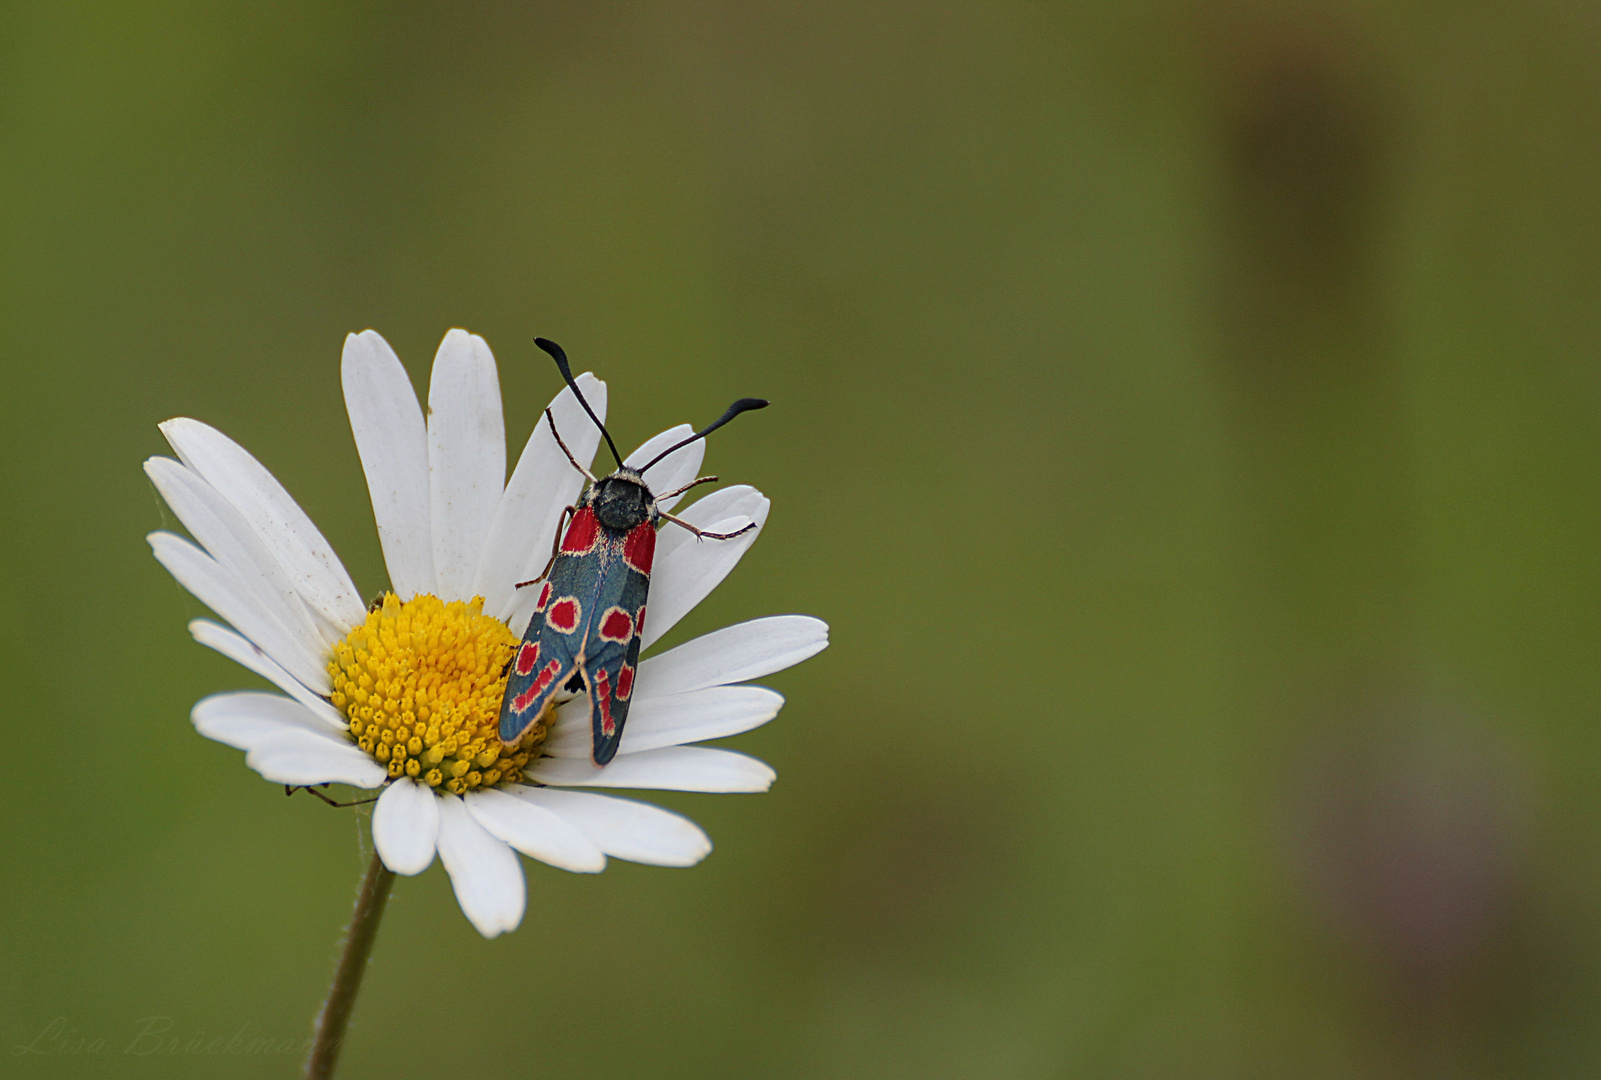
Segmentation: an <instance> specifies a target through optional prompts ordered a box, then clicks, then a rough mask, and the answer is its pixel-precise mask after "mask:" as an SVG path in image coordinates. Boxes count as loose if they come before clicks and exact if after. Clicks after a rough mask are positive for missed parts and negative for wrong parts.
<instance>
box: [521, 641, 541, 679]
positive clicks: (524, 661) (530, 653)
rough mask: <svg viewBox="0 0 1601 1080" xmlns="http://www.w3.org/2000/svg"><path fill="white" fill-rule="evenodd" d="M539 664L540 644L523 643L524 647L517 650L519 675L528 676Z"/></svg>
mask: <svg viewBox="0 0 1601 1080" xmlns="http://www.w3.org/2000/svg"><path fill="white" fill-rule="evenodd" d="M538 663H539V644H538V643H537V642H533V641H525V642H523V647H522V648H520V649H518V650H517V674H519V675H527V674H528V673H529V672H530V671H532V670H534V668H535V666H536V665H538Z"/></svg>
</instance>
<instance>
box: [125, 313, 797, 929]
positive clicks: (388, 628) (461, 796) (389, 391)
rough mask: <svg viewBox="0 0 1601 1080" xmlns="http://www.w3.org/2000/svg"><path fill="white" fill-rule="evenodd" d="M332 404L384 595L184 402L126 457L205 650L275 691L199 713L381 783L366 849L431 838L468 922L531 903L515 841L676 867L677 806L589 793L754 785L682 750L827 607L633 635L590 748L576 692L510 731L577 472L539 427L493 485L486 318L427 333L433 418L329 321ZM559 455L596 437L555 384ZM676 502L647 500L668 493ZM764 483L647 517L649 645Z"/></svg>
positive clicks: (686, 851)
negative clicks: (477, 331) (514, 669)
mask: <svg viewBox="0 0 1601 1080" xmlns="http://www.w3.org/2000/svg"><path fill="white" fill-rule="evenodd" d="M342 374H343V382H344V391H345V405H346V408H347V409H348V411H349V413H350V426H351V430H352V432H353V433H354V435H355V439H356V448H357V450H358V451H359V452H360V455H361V463H362V468H363V469H364V470H365V472H366V474H367V486H368V489H369V491H370V493H371V496H372V507H373V515H374V517H375V518H376V519H377V523H378V537H379V540H380V542H381V543H382V545H383V552H384V560H385V562H386V563H387V565H388V569H389V579H390V584H391V588H392V590H393V591H392V592H391V593H389V594H386V596H385V597H384V598H383V600H382V602H381V603H378V604H375V605H374V606H373V608H372V609H371V610H369V609H368V607H367V605H366V604H364V603H363V602H362V599H361V595H360V594H359V593H358V592H357V591H356V587H355V585H354V584H352V582H351V580H350V576H349V574H347V573H346V572H345V568H344V566H343V565H342V564H341V562H340V561H339V557H338V556H337V555H335V554H334V551H333V549H332V547H330V546H329V544H328V542H327V541H326V540H325V539H323V536H322V534H321V533H320V532H319V531H318V530H317V527H316V526H315V525H313V524H312V522H311V519H310V518H309V517H307V516H306V514H305V512H304V511H302V510H301V509H300V507H299V506H298V505H297V504H296V503H295V501H294V499H292V498H291V497H290V496H289V493H288V492H287V491H285V490H284V488H283V486H282V485H280V484H279V483H278V481H277V480H275V479H274V478H273V476H272V474H271V473H269V472H268V471H267V470H266V469H265V468H264V467H263V466H262V465H261V464H260V463H259V462H257V461H256V459H255V458H253V457H251V456H250V454H249V453H247V452H246V451H245V450H244V449H243V448H241V447H240V446H239V445H238V444H237V443H234V442H233V441H232V440H230V439H229V438H228V437H227V436H225V435H223V434H222V433H221V432H218V431H216V430H215V429H213V428H211V427H208V426H207V425H205V424H203V423H200V422H199V421H197V420H189V419H177V420H169V421H167V422H166V423H164V424H162V425H161V430H162V433H163V434H164V435H165V436H166V437H167V441H168V442H169V443H170V444H171V445H172V448H173V450H174V451H176V452H177V455H178V460H176V461H174V460H172V459H170V458H162V457H155V458H151V459H150V460H149V461H148V462H146V463H145V471H146V472H147V473H148V474H149V476H150V479H151V480H152V481H153V482H154V483H155V485H156V489H157V490H158V491H160V493H161V495H162V497H163V498H164V499H166V501H167V503H168V505H170V506H171V507H172V510H173V513H174V514H176V515H177V517H178V520H179V521H181V522H182V523H183V525H184V527H185V528H187V529H188V530H189V534H190V535H191V536H192V537H193V538H194V542H190V541H189V540H185V539H183V538H182V537H179V536H176V535H174V534H172V533H168V532H156V533H152V534H151V535H150V538H149V539H150V545H151V547H152V548H153V549H154V550H155V555H156V558H157V559H159V560H160V561H161V564H162V565H163V566H165V567H166V568H167V569H168V570H169V571H171V573H172V575H173V576H174V577H175V578H177V579H178V581H179V583H180V584H182V585H183V587H184V588H186V589H188V590H189V591H190V592H192V593H193V594H194V595H195V596H196V597H198V598H199V599H200V600H201V602H203V603H204V604H205V605H206V606H207V607H209V608H211V609H212V610H213V611H214V612H216V613H217V615H219V616H220V617H221V618H222V619H223V620H225V621H226V622H227V623H228V624H230V625H231V627H232V629H230V628H229V627H228V626H223V625H219V624H218V623H215V622H211V621H209V620H205V619H196V620H195V621H194V622H192V623H190V624H189V629H190V632H191V633H192V634H193V635H194V637H195V639H196V640H197V641H199V642H200V643H201V644H203V645H206V646H209V647H210V648H213V649H216V650H217V651H218V652H220V653H222V654H223V655H225V656H228V657H230V658H232V659H234V660H236V661H238V662H239V663H241V664H243V665H244V666H245V667H247V668H249V669H250V670H251V671H254V672H255V673H256V674H258V675H261V676H262V677H264V678H266V679H267V680H268V681H269V682H271V683H273V684H274V685H276V686H277V687H278V688H279V689H280V690H282V691H283V694H272V693H263V692H257V691H241V692H236V693H224V694H217V695H214V696H212V697H208V698H205V699H204V700H202V701H201V702H199V703H198V704H197V705H196V706H195V708H194V711H193V720H194V724H195V727H196V728H197V729H198V730H199V731H200V733H201V734H203V735H205V736H207V737H209V738H212V739H216V740H217V741H219V742H223V743H226V744H228V745H229V746H233V747H237V748H239V749H241V750H244V751H246V756H245V763H246V764H247V765H249V766H250V767H251V768H253V769H255V770H256V771H257V772H258V773H260V774H261V775H262V776H263V777H265V778H266V779H268V780H271V781H273V782H275V783H281V784H288V785H313V784H322V783H344V784H351V785H354V786H356V787H362V788H379V787H382V788H383V792H382V794H381V795H380V796H379V798H378V801H377V805H376V806H375V807H374V809H373V819H372V831H373V842H374V846H375V847H376V848H377V852H378V855H379V856H380V857H381V858H382V859H383V862H384V864H385V865H386V866H387V867H388V868H389V869H391V870H393V871H395V872H396V873H399V874H418V873H421V872H422V871H423V870H425V869H427V867H428V866H429V865H430V864H431V863H432V862H433V859H434V854H435V852H437V853H438V855H439V858H440V861H441V862H443V863H444V866H445V869H446V871H447V872H448V873H449V874H450V879H451V884H452V886H453V887H454V888H455V891H456V898H457V900H458V901H459V902H460V903H461V908H462V911H463V912H464V913H465V914H466V916H467V918H468V919H469V920H470V921H471V922H472V924H473V926H474V927H476V928H477V929H478V931H479V932H480V933H482V934H483V935H484V936H485V937H494V936H495V935H496V934H500V933H502V932H504V931H507V930H512V929H514V928H516V926H517V925H518V923H519V922H520V921H521V920H522V916H523V907H524V903H525V894H524V884H523V872H522V866H521V864H520V863H519V861H518V859H517V857H516V856H515V855H514V854H513V852H514V851H520V852H522V853H523V854H525V855H528V856H530V857H532V858H535V859H538V860H540V861H542V862H546V863H549V864H550V865H552V866H557V867H561V868H562V869H565V870H572V871H578V872H584V873H594V872H597V871H599V870H601V869H603V868H604V867H605V865H606V858H607V856H611V857H614V858H619V859H628V860H631V861H634V862H642V863H651V864H654V865H657V866H690V865H693V864H695V863H697V862H699V861H700V860H701V859H703V858H705V857H706V855H707V854H708V853H709V852H710V851H711V841H710V840H709V839H708V838H707V836H706V834H705V833H704V832H702V831H701V829H700V828H699V827H698V826H696V825H695V824H694V823H693V822H691V821H689V820H687V819H685V818H683V817H680V816H679V815H677V814H673V813H669V812H668V811H666V810H663V809H661V808H659V807H656V806H652V805H650V804H647V803H642V802H637V801H634V800H631V799H622V798H617V797H615V796H610V795H600V794H595V793H593V792H591V791H585V790H572V789H582V788H608V787H620V788H634V789H641V788H650V789H664V790H675V791H717V792H737V791H765V790H767V788H768V786H769V785H770V784H771V783H772V782H773V779H774V775H775V774H774V773H773V770H772V769H770V768H768V767H767V765H765V764H763V763H762V762H760V761H757V760H755V759H754V758H750V757H747V756H745V755H743V754H737V753H733V752H731V751H728V750H720V749H713V748H707V747H697V746H689V745H686V744H688V743H694V742H699V741H701V740H705V739H718V738H723V737H725V736H729V735H735V734H738V733H739V732H742V731H749V730H751V729H752V728H755V727H758V726H760V725H761V724H764V723H766V722H767V721H769V720H771V719H772V718H773V717H774V716H775V715H777V713H778V710H779V708H780V707H781V706H782V705H783V698H782V697H781V696H779V695H778V694H776V693H774V692H773V691H771V690H766V689H763V688H761V687H754V686H742V685H736V684H740V683H745V682H747V681H749V680H751V679H755V678H759V677H761V676H763V675H767V674H769V673H771V672H774V671H779V670H781V669H783V668H786V667H789V666H790V665H792V664H797V663H799V662H800V661H802V660H804V659H806V658H807V657H809V656H811V655H813V654H814V653H817V652H818V651H820V650H821V649H823V648H824V647H825V646H826V645H827V643H828V636H827V635H828V628H827V626H826V625H825V624H824V623H822V622H821V621H819V620H817V619H813V618H808V617H805V616H799V615H780V616H773V617H769V618H763V619H755V620H752V621H750V622H746V623H741V624H739V625H737V626H730V627H727V628H725V629H723V630H719V631H716V632H714V633H711V634H707V635H706V636H704V637H700V638H697V639H695V640H693V641H690V642H687V643H685V644H683V645H680V646H678V647H677V648H674V649H670V650H668V651H666V652H663V653H659V654H656V655H653V656H650V657H648V658H646V659H645V660H643V661H642V662H641V663H640V665H639V674H638V676H637V679H636V682H635V691H634V704H633V707H632V710H631V712H630V713H629V716H628V726H627V728H626V730H625V733H624V736H623V740H622V745H621V747H620V749H619V751H618V753H617V756H616V757H615V758H614V759H613V760H612V761H611V763H610V764H608V765H607V766H605V767H604V768H597V767H595V766H594V765H593V764H592V763H591V762H590V760H589V754H590V748H589V739H590V733H589V718H588V715H587V711H586V706H585V702H584V699H583V698H578V699H576V700H574V701H572V702H570V703H569V704H567V705H565V706H562V707H560V708H558V709H556V710H555V711H554V712H553V713H552V714H551V716H550V717H549V718H548V719H547V720H546V722H544V723H543V724H541V725H537V726H536V727H535V729H534V730H532V731H530V732H529V734H528V735H526V736H525V737H524V739H523V740H522V742H520V743H519V744H518V745H517V746H516V747H506V746H503V745H502V744H501V743H500V740H499V736H498V733H497V727H496V724H497V720H498V717H499V711H500V701H501V696H502V693H503V690H504V687H505V675H504V671H505V668H506V662H507V661H508V660H509V659H510V657H511V655H512V651H513V648H514V647H515V645H516V644H517V641H518V639H519V638H520V637H521V635H522V632H523V630H524V629H525V628H526V627H527V624H528V622H529V619H530V618H531V616H532V611H533V606H534V603H535V600H536V598H535V596H534V595H532V594H535V593H537V592H538V590H537V589H523V590H521V592H519V590H518V589H517V588H516V587H515V586H516V583H517V582H520V581H526V580H528V579H530V578H533V577H535V576H536V575H538V574H539V573H540V571H541V570H542V569H543V568H544V566H545V563H546V560H547V559H548V558H549V556H550V552H551V546H552V543H553V541H554V539H555V532H556V529H557V528H558V525H559V522H560V520H561V516H562V510H563V508H564V507H566V506H567V505H569V504H570V503H572V502H573V500H574V499H575V497H576V496H577V495H578V494H579V491H580V489H581V487H582V483H583V478H582V477H581V476H580V475H579V474H578V473H577V471H576V470H574V469H573V467H572V465H571V463H569V462H568V461H567V459H566V457H565V455H564V454H563V453H562V451H561V450H560V448H559V447H558V446H557V444H556V441H555V439H554V438H553V437H552V436H551V432H550V426H549V425H548V424H544V423H541V424H538V425H536V426H535V428H534V432H533V435H532V436H530V437H529V440H528V443H527V445H526V446H525V447H524V449H523V453H522V456H521V458H519V459H518V462H517V467H516V469H514V470H513V472H512V475H511V479H510V481H509V482H507V481H506V479H505V476H506V440H505V429H504V426H503V422H502V418H501V406H500V387H499V382H498V378H497V374H496V370H495V360H494V357H493V356H492V355H491V354H490V351H489V347H488V345H486V344H485V343H484V341H483V339H482V338H480V337H477V336H476V335H470V334H467V333H466V332H464V331H461V330H452V331H451V332H450V333H448V334H446V335H445V340H444V342H443V343H442V344H441V345H440V346H439V352H438V355H437V356H436V357H435V358H434V368H433V375H432V377H431V379H430V385H429V390H428V411H427V416H426V418H425V417H424V413H423V410H422V409H421V408H420V407H419V406H418V403H417V398H416V395H415V394H414V393H413V391H412V387H411V383H410V381H409V380H408V378H407V376H406V372H405V370H404V368H402V367H401V364H400V360H399V359H398V358H397V357H396V356H395V353H394V351H393V350H392V349H390V347H389V345H388V343H387V342H385V341H384V339H383V338H382V337H380V336H379V335H378V334H377V333H375V332H373V331H371V330H368V331H366V332H365V333H362V334H352V335H350V336H349V337H348V338H347V339H346V341H345V351H344V361H343V372H342ZM578 381H579V383H580V386H581V388H582V390H583V392H584V396H585V397H586V398H587V399H588V400H589V402H590V404H591V405H592V406H593V407H594V409H595V410H596V412H597V414H599V415H600V416H602V417H604V415H605V410H606V384H605V383H603V382H601V381H599V380H598V379H596V378H594V377H593V376H592V375H589V374H585V375H583V376H581V377H580V378H579V380H578ZM551 410H552V414H553V416H554V418H555V422H556V426H557V427H558V428H559V430H560V431H561V433H562V436H563V439H564V440H565V441H566V443H567V446H568V447H569V448H570V449H571V450H572V452H573V454H574V456H575V457H576V458H577V459H578V460H579V461H580V462H584V463H588V462H589V461H590V460H591V459H592V458H593V457H594V454H595V450H596V447H597V446H598V444H599V440H600V435H599V432H598V431H597V430H596V429H595V426H594V425H593V424H592V423H590V422H589V420H588V419H587V418H586V417H585V415H584V413H583V411H582V409H581V408H580V406H579V404H578V402H577V401H576V400H575V399H574V397H573V393H572V391H571V390H569V389H564V390H563V391H562V392H561V393H560V394H558V395H557V396H556V399H555V400H554V401H553V402H551ZM691 432H692V428H691V427H690V426H689V425H688V424H683V425H680V426H678V427H675V428H673V429H671V430H669V431H664V432H662V433H661V434H660V435H658V436H656V437H655V438H653V439H651V440H650V441H648V442H646V443H645V444H644V445H643V446H641V447H640V448H639V449H638V450H636V451H635V452H634V453H633V454H631V455H629V458H628V462H629V463H631V464H634V465H636V466H637V465H638V464H640V463H642V462H645V461H648V460H649V459H650V458H651V457H652V456H654V455H655V454H656V453H657V452H659V451H660V450H661V449H663V448H665V447H667V446H670V445H672V444H673V443H674V442H676V441H678V440H680V439H683V438H685V437H687V436H688V435H689V434H690V433H691ZM704 453H705V444H704V443H703V442H695V443H691V444H690V445H688V446H686V447H684V448H683V449H681V450H679V451H677V452H676V453H674V454H673V455H671V456H670V457H668V458H666V459H664V460H663V462H662V463H661V464H660V465H658V466H657V467H656V469H654V470H653V472H652V480H653V484H654V486H655V489H656V490H658V491H672V490H673V489H675V488H677V487H678V486H680V485H681V484H684V483H687V482H688V481H689V480H691V479H693V478H694V477H695V475H696V473H697V471H698V469H699V467H700V463H701V458H702V456H703V455H704ZM673 501H674V500H663V507H664V509H666V508H670V507H671V505H672V502H673ZM767 510H768V500H767V499H766V498H765V497H763V495H762V494H761V492H759V491H757V490H756V489H754V488H752V487H748V486H744V485H738V486H733V487H727V488H723V489H720V490H718V491H716V492H714V493H713V494H710V495H707V496H706V497H704V498H702V499H700V500H699V501H697V502H695V503H694V504H693V505H691V506H690V507H689V508H688V509H687V510H685V511H683V512H682V514H680V515H679V516H681V517H683V518H684V519H685V520H687V521H689V522H690V523H692V524H694V525H696V526H699V527H701V528H702V529H706V530H708V531H713V532H732V531H734V530H736V529H739V528H741V527H743V526H744V525H746V524H747V523H750V522H754V523H755V524H756V526H757V527H756V528H755V529H753V530H751V531H750V532H748V533H745V534H744V535H742V536H740V537H738V538H737V539H734V540H728V541H722V542H711V541H708V542H703V543H697V542H696V541H695V538H694V537H693V536H692V535H691V534H690V533H689V532H687V531H686V530H683V529H679V528H676V527H672V526H669V527H667V528H666V529H665V530H664V531H663V532H662V534H661V539H660V541H659V542H658V545H657V548H656V557H655V565H654V569H653V573H652V575H651V585H650V622H649V624H648V626H647V627H646V629H645V632H644V641H643V645H644V647H645V648H646V649H648V648H649V647H650V646H651V644H652V642H654V641H655V640H657V639H659V638H660V637H661V636H662V635H663V634H665V633H666V632H667V631H668V630H670V629H672V627H673V626H674V624H676V623H677V622H678V620H679V619H681V618H683V617H684V615H686V614H687V613H688V612H689V611H690V610H691V609H692V608H694V606H695V605H696V604H698V603H700V601H701V600H702V599H704V598H705V597H706V595H707V594H708V593H710V592H711V590H712V589H714V588H715V587H716V586H717V584H718V583H719V582H721V581H722V580H723V578H724V577H726V576H727V575H728V573H729V571H730V570H732V569H733V568H734V564H735V563H737V562H738V561H739V559H740V557H741V556H742V555H743V554H744V552H745V550H746V549H747V548H749V547H750V545H751V543H752V542H753V541H754V540H755V538H756V536H757V535H758V534H759V533H760V531H761V526H762V524H763V523H764V522H765V521H766V519H767Z"/></svg>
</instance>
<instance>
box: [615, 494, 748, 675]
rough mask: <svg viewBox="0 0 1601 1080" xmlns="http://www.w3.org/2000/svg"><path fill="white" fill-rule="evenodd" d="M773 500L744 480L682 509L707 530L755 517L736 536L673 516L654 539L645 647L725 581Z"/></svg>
mask: <svg viewBox="0 0 1601 1080" xmlns="http://www.w3.org/2000/svg"><path fill="white" fill-rule="evenodd" d="M770 506H771V503H769V502H768V501H767V498H766V497H765V496H764V495H762V493H761V492H759V491H757V490H756V489H755V488H753V487H750V486H749V485H746V484H736V485H735V486H733V487H731V488H724V489H723V490H722V491H714V492H712V493H711V494H710V495H708V496H706V497H705V498H704V499H701V500H700V501H698V502H696V503H695V504H693V505H692V506H690V508H689V509H688V510H685V511H684V512H683V513H682V514H680V515H678V516H679V517H681V518H683V519H684V520H685V521H687V522H689V523H690V524H691V525H695V526H697V527H699V528H702V529H705V530H706V531H708V532H715V533H730V532H734V531H735V530H737V529H740V528H743V527H744V526H745V525H746V524H748V523H749V522H751V521H754V522H755V523H756V527H755V528H754V529H752V530H751V531H750V532H748V533H745V534H744V535H743V536H736V537H734V538H733V539H732V540H706V539H701V538H697V537H696V536H695V534H694V533H692V532H690V531H689V530H688V529H684V528H680V527H679V526H677V525H674V524H673V523H672V522H670V521H669V522H668V523H667V524H665V525H663V526H662V530H661V532H660V533H659V534H658V539H657V541H656V560H655V565H654V566H653V567H652V569H651V575H650V605H649V606H650V610H649V613H648V614H647V616H646V618H645V632H644V640H643V642H642V643H641V646H640V647H641V648H645V649H648V648H650V647H651V645H652V644H654V643H655V642H657V641H659V640H661V636H662V635H663V634H665V633H667V631H669V630H671V629H672V628H673V627H674V626H675V625H676V624H677V623H678V620H679V619H682V618H683V617H684V616H685V615H688V614H689V613H690V611H692V610H693V609H694V607H695V605H696V604H698V603H700V602H701V601H702V600H704V599H706V597H707V596H708V595H709V594H710V593H711V591H712V590H713V589H715V588H717V586H718V585H720V584H722V580H723V579H724V578H725V577H727V576H728V574H729V572H730V571H731V570H733V569H734V566H735V565H736V564H737V563H738V562H739V560H740V559H741V558H743V557H744V555H745V552H747V551H749V550H750V546H751V545H752V544H754V543H755V542H756V538H757V537H758V536H760V535H761V532H762V526H763V525H764V524H766V522H767V511H768V508H769V507H770Z"/></svg>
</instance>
